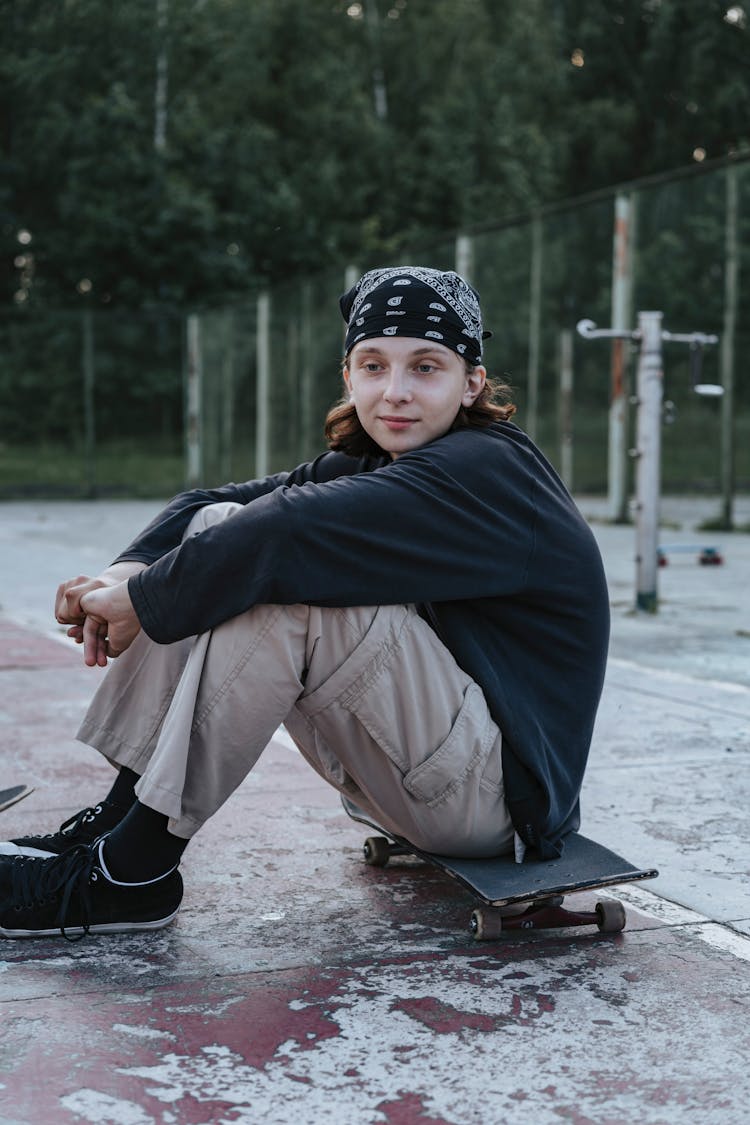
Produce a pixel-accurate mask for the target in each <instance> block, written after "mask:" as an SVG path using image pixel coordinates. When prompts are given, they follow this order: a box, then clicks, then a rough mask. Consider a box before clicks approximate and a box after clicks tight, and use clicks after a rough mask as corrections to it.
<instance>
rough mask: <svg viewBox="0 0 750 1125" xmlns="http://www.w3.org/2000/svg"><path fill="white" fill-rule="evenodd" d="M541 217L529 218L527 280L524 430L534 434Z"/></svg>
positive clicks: (540, 312) (530, 435)
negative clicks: (529, 238)
mask: <svg viewBox="0 0 750 1125" xmlns="http://www.w3.org/2000/svg"><path fill="white" fill-rule="evenodd" d="M542 254H543V244H542V218H541V215H535V216H534V218H533V219H532V221H531V278H530V283H529V353H528V366H527V399H526V430H527V432H528V435H529V437H530V438H531V439H532V441H533V440H535V438H536V431H537V422H538V415H539V355H540V351H541V335H542Z"/></svg>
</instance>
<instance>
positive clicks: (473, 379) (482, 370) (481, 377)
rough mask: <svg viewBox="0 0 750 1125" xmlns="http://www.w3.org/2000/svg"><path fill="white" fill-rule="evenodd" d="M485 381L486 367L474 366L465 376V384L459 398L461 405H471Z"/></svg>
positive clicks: (480, 391)
mask: <svg viewBox="0 0 750 1125" xmlns="http://www.w3.org/2000/svg"><path fill="white" fill-rule="evenodd" d="M486 382H487V368H486V367H475V368H473V370H472V372H471V374H470V375H467V376H466V386H465V387H464V393H463V396H462V398H461V405H462V406H471V405H472V403H474V402H475V401H476V399H477V398H478V397H479V395H480V394H481V393H482V390H483V389H484V384H485V383H486Z"/></svg>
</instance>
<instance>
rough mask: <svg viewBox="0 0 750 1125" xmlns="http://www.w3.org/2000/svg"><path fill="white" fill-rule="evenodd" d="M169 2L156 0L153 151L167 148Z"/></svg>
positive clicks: (162, 150) (161, 150)
mask: <svg viewBox="0 0 750 1125" xmlns="http://www.w3.org/2000/svg"><path fill="white" fill-rule="evenodd" d="M168 27H169V0H156V85H155V88H154V149H155V150H156V152H160V153H161V152H164V150H165V149H166V147H167V112H168V111H167V99H168V93H169V60H168V56H167V32H168Z"/></svg>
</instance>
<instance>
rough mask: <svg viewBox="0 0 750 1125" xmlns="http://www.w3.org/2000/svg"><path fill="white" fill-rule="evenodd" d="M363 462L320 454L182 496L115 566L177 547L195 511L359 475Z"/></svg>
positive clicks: (150, 560) (148, 559)
mask: <svg viewBox="0 0 750 1125" xmlns="http://www.w3.org/2000/svg"><path fill="white" fill-rule="evenodd" d="M365 465H366V460H357V459H356V458H353V457H347V456H345V455H344V454H340V453H323V454H321V456H320V457H317V458H316V459H315V460H314V461H310V462H306V463H304V464H302V465H298V466H297V468H296V469H294V470H292V471H291V472H288V473H276V474H272V475H271V476H267V477H261V478H258V479H257V480H249V481H245V482H244V483H243V484H233V483H232V484H225V485H222V486H221V487H219V488H195V489H192V490H190V491H188V492H181V493H179V495H177V496H175V497H174V498H173V499H172V500H170V502H169V503H168V504H167V506H166V507H165V508H164V509H163V510H162V511H161V512H159V514H158V515H157V516H155V517H154V519H153V520H152V521H151V523H150V524H148V526H147V527H145V528H144V530H143V531H142V532H141V533H140V534H139V535H138V536H137V537H136V538H135V539H134V540H133V542H132V543H131V544H130V545H129V546H128V547H126V549H125V550H124V551H122V552H121V553H120V554H119V555H118V556H117V558H116V559H115V560H114V561H115V562H122V561H124V560H136V561H137V562H145V563H149V564H150V563H153V562H155V561H156V560H157V559H159V558H161V557H162V556H163V555H165V554H167V553H168V552H169V551H171V550H173V549H174V548H175V547H179V545H180V544H181V542H182V539H183V536H184V534H185V531H186V530H187V527H188V525H189V523H190V521H191V519H192V518H193V516H194V515H195V513H196V512H197V511H199V510H200V509H201V508H203V507H205V506H206V505H208V504H219V503H222V502H225V501H232V502H234V503H235V504H250V503H252V502H253V501H254V500H256V499H258V497H260V496H267V495H268V494H269V493H270V492H273V491H275V489H277V488H282V487H284V486H291V485H294V484H304V483H306V482H318V483H322V482H325V481H328V480H334V479H335V478H336V477H337V476H339V475H340V474H342V473H344V474H346V473H352V472H361V471H362V468H363V467H364V466H365Z"/></svg>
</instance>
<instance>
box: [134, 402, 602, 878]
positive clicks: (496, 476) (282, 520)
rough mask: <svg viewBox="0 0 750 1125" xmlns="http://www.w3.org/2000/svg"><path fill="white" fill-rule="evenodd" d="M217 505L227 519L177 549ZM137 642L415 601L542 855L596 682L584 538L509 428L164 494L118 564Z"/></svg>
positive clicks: (597, 629) (583, 745)
mask: <svg viewBox="0 0 750 1125" xmlns="http://www.w3.org/2000/svg"><path fill="white" fill-rule="evenodd" d="M222 500H232V501H236V502H238V503H240V504H242V505H244V507H243V509H242V510H241V511H240V512H238V513H237V514H236V515H234V516H233V517H232V518H231V519H229V520H226V521H224V522H222V523H219V524H217V525H215V526H213V527H211V528H209V529H207V530H206V531H204V532H202V533H201V534H200V535H196V536H192V537H190V538H188V539H186V540H185V541H184V542H182V537H183V534H184V532H185V529H186V528H187V525H188V524H189V522H190V520H191V518H192V516H193V515H194V514H195V512H196V511H197V510H198V509H199V508H200V507H202V506H204V505H206V504H211V503H215V502H217V501H222ZM123 559H137V560H140V561H143V562H146V563H148V564H150V565H149V567H148V569H147V570H144V571H142V572H141V573H140V574H137V575H135V576H134V577H133V578H131V579H130V580H129V592H130V595H131V598H132V601H133V605H134V607H135V611H136V613H137V615H138V618H139V620H140V622H141V625H142V626H143V628H144V630H145V632H146V633H147V634H148V635H149V636H150V637H151V638H152V639H153V640H155V641H157V642H159V643H162V644H166V643H170V642H172V641H176V640H178V639H181V638H183V637H187V636H191V635H193V634H195V633H201V632H204V631H205V630H207V629H211V628H212V627H214V626H216V625H218V624H219V623H221V622H222V621H225V620H227V619H228V618H230V617H233V616H235V615H236V614H238V613H242V612H243V611H244V610H246V609H249V608H250V607H251V606H253V605H258V604H274V603H277V604H278V603H280V604H286V605H292V604H295V603H305V604H309V605H321V606H348V605H391V604H398V603H416V604H417V605H418V606H420V607H421V610H422V612H423V615H424V616H425V617H426V619H427V620H428V621H429V622H430V623H431V624H432V626H433V627H434V628H435V629H436V630H437V632H438V633H439V636H440V637H441V638H442V640H443V642H444V643H445V644H446V645H447V647H448V648H449V649H450V651H451V652H452V653H453V655H454V657H455V659H456V661H457V662H458V664H459V665H460V666H461V667H462V668H463V669H464V670H465V671H466V672H468V674H469V675H470V676H472V677H473V679H474V680H475V681H476V682H477V683H478V684H479V685H480V687H481V688H482V689H483V691H484V694H485V697H486V699H487V701H488V704H489V707H490V711H491V713H492V715H493V717H494V719H495V721H496V722H497V724H498V726H499V727H500V730H501V731H502V735H503V773H504V778H505V790H506V799H507V801H508V805H509V810H510V814H511V817H512V819H513V823H514V826H515V828H516V830H517V832H518V833H519V835H520V836H521V838H522V839H523V840H524V842H525V843H526V844H527V845H529V846H530V847H533V848H535V849H537V851H538V853H539V854H540V855H541V856H543V857H549V856H553V855H556V854H559V853H560V851H561V848H562V841H563V838H564V836H565V834H566V833H567V832H569V831H572V830H574V829H576V828H577V827H578V825H579V811H578V798H579V793H580V788H581V783H582V779H583V772H584V769H585V765H586V759H587V756H588V751H589V745H590V741H591V733H592V728H593V723H594V718H595V714H596V709H597V706H598V702H599V697H600V694H601V689H602V683H603V679H604V668H605V663H606V653H607V645H608V636H609V600H608V595H607V587H606V582H605V578H604V571H603V568H602V563H601V557H600V555H599V550H598V547H597V545H596V542H595V540H594V537H593V535H592V533H591V531H590V529H589V527H588V525H587V524H586V522H585V521H584V519H583V517H582V516H581V515H580V513H579V511H578V509H577V508H576V506H575V504H574V503H573V501H572V499H571V498H570V496H569V494H568V493H567V491H566V489H565V487H564V486H563V484H562V482H561V481H560V479H559V477H558V476H557V474H556V473H555V471H554V470H553V469H552V467H551V466H550V465H549V463H548V462H547V461H546V459H545V458H544V456H543V455H542V454H541V453H540V451H539V450H538V449H537V448H536V447H535V446H534V445H533V443H532V442H531V441H530V439H529V438H528V437H527V436H526V434H524V433H523V431H522V430H520V429H519V428H518V427H517V426H515V425H513V424H512V423H497V424H494V425H492V426H490V427H489V428H487V429H464V430H458V431H454V432H451V433H448V434H445V435H444V436H443V437H440V438H438V439H437V440H435V441H432V442H430V443H429V444H427V445H425V446H422V447H421V448H419V449H416V450H413V451H411V452H408V453H404V454H402V455H401V456H399V457H398V458H397V459H396V460H395V461H392V460H390V459H388V458H385V457H384V458H382V459H374V458H363V459H356V458H352V457H348V456H346V455H344V454H341V453H325V454H323V455H322V456H321V457H319V458H317V460H315V461H312V462H310V463H307V464H304V465H300V466H299V467H298V468H296V469H294V470H293V471H292V472H290V473H280V474H277V475H275V476H269V477H266V478H264V479H262V480H253V481H248V482H246V483H245V484H227V485H224V486H223V487H221V488H216V489H206V490H203V489H197V490H194V491H191V492H185V493H182V494H181V495H179V496H177V497H175V499H174V500H172V501H171V503H170V504H169V505H168V506H167V508H165V510H164V511H163V512H162V513H161V514H160V515H159V516H157V517H156V519H155V520H154V521H152V523H151V524H150V525H149V526H148V527H147V528H146V529H145V530H144V532H143V533H142V534H141V535H140V536H139V537H138V538H137V539H136V540H135V541H134V542H133V543H132V544H131V546H130V547H129V548H128V549H127V550H126V551H124V552H123V553H122V554H121V555H120V556H119V558H118V560H117V561H121V560H123Z"/></svg>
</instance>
